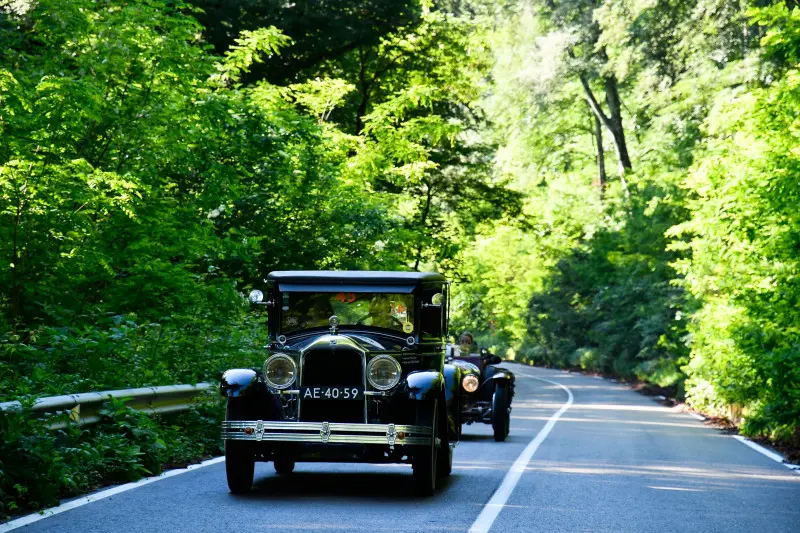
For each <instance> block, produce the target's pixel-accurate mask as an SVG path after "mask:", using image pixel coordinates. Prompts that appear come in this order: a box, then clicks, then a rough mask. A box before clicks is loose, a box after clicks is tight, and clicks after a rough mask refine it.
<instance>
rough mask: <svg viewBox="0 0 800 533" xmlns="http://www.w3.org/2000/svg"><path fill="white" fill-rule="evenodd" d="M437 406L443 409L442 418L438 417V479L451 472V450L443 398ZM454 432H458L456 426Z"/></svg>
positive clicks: (448, 421)
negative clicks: (439, 443) (439, 442)
mask: <svg viewBox="0 0 800 533" xmlns="http://www.w3.org/2000/svg"><path fill="white" fill-rule="evenodd" d="M439 404H440V405H442V406H443V407H444V409H443V410H444V413H442V414H443V416H440V417H439V435H440V436H441V439H442V440H441V445H440V446H439V450H438V454H439V457H437V459H436V460H437V465H436V466H437V474H438V475H439V477H447V476H449V475H450V474H451V473H452V472H453V448H451V447H450V418H449V416H448V413H447V409H446V406H447V403H445V400H444V398H442V399H441V400H439ZM456 430H458V427H457V425H456Z"/></svg>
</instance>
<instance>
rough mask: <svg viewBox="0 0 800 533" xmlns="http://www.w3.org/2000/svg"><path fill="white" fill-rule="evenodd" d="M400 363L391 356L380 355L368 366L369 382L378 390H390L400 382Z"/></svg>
mask: <svg viewBox="0 0 800 533" xmlns="http://www.w3.org/2000/svg"><path fill="white" fill-rule="evenodd" d="M401 375H402V370H401V369H400V363H398V362H397V361H396V360H395V358H394V357H391V356H389V355H379V356H378V357H375V358H374V359H372V361H370V362H369V364H368V365H367V380H369V384H370V385H372V386H373V387H374V388H376V389H378V390H389V389H391V388H392V387H394V386H395V385H397V384H398V383H399V382H400V376H401Z"/></svg>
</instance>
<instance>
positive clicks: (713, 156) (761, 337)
mask: <svg viewBox="0 0 800 533" xmlns="http://www.w3.org/2000/svg"><path fill="white" fill-rule="evenodd" d="M753 14H754V15H755V16H756V20H758V21H759V22H761V23H762V24H765V25H767V26H769V31H768V32H767V34H766V35H765V36H764V38H763V40H762V41H763V43H764V52H765V55H766V56H767V57H769V58H773V59H774V58H778V59H779V61H778V62H777V63H773V64H772V65H771V67H772V68H771V70H770V77H775V78H778V80H777V81H773V82H772V83H768V84H763V85H762V86H757V87H751V88H748V89H747V90H743V89H741V88H738V89H737V88H732V89H730V90H729V91H727V92H726V93H724V94H722V95H720V98H719V104H718V105H717V106H716V107H715V109H714V110H713V112H712V114H711V116H710V117H709V120H708V125H707V127H708V132H709V140H708V142H707V144H706V147H705V151H704V153H703V157H702V160H701V161H699V162H698V164H697V165H696V166H695V168H694V169H693V171H692V173H691V175H690V177H689V179H688V180H687V183H686V186H687V188H689V189H690V190H691V191H693V192H694V193H695V194H696V200H695V201H694V202H692V204H691V209H692V218H691V220H690V221H688V222H687V223H685V224H683V225H681V226H678V227H676V228H675V229H674V230H673V233H674V234H676V235H690V236H691V237H692V240H691V243H690V244H689V246H690V249H691V261H683V262H680V263H679V267H680V268H681V270H682V272H683V273H684V274H685V275H686V278H685V283H684V285H685V286H686V287H687V289H688V290H689V291H691V293H692V294H693V295H694V296H695V297H696V298H697V299H698V300H699V301H700V302H702V305H701V307H700V309H699V310H698V311H697V313H696V314H695V318H694V320H693V322H692V325H691V332H692V339H693V342H692V345H691V347H692V360H691V363H690V364H689V365H688V366H687V368H686V370H687V372H688V374H689V380H688V382H687V386H688V393H689V396H690V399H691V400H692V402H693V403H695V404H697V405H699V406H702V407H705V408H708V409H713V410H716V411H723V410H724V407H725V406H727V405H730V404H738V405H740V406H743V407H745V412H744V415H745V417H746V421H745V424H744V429H745V431H747V432H748V433H754V434H767V435H771V436H773V437H781V438H784V439H788V438H793V439H795V443H796V444H800V330H798V324H800V306H799V305H798V304H799V303H800V278H798V272H800V255H799V254H798V251H800V210H798V205H800V154H798V152H797V146H798V145H800V132H798V130H797V120H798V116H800V71H798V70H797V68H796V67H797V59H798V58H797V55H796V54H797V46H798V45H799V44H800V37H799V36H800V9H798V8H794V10H792V11H789V9H788V8H787V7H786V6H785V5H776V6H773V7H771V8H769V9H765V10H761V11H754V12H753ZM786 60H789V62H790V66H789V68H788V69H786V68H785V65H786V63H784V61H786ZM784 69H785V70H784Z"/></svg>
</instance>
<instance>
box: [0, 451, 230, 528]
mask: <svg viewBox="0 0 800 533" xmlns="http://www.w3.org/2000/svg"><path fill="white" fill-rule="evenodd" d="M224 460H225V458H224V457H215V458H214V459H209V460H208V461H203V462H202V463H200V464H196V465H189V466H188V467H187V468H178V469H175V470H167V471H166V472H164V473H163V474H161V475H160V476H153V477H147V478H144V479H140V480H139V481H134V482H133V483H126V484H124V485H120V486H119V487H114V488H113V489H108V490H101V491H100V492H95V493H93V494H89V495H88V496H84V497H82V498H77V499H74V500H72V501H69V502H67V503H64V504H61V505H59V506H58V507H51V508H50V509H45V510H44V511H40V512H38V513H34V514H29V515H27V516H23V517H20V518H17V519H15V520H11V521H10V522H6V523H5V524H0V533H5V532H6V531H11V530H13V529H17V528H19V527H22V526H27V525H28V524H32V523H34V522H38V521H39V520H43V519H45V518H48V517H50V516H53V515H57V514H60V513H64V512H66V511H71V510H72V509H75V508H76V507H82V506H84V505H86V504H87V503H92V502H96V501H98V500H102V499H105V498H109V497H111V496H114V495H115V494H119V493H121V492H127V491H129V490H132V489H135V488H137V487H141V486H142V485H148V484H150V483H153V482H155V481H160V480H162V479H167V478H170V477H174V476H179V475H181V474H185V473H186V472H191V471H192V470H197V469H198V468H203V467H206V466H211V465H215V464H217V463H221V462H223V461H224Z"/></svg>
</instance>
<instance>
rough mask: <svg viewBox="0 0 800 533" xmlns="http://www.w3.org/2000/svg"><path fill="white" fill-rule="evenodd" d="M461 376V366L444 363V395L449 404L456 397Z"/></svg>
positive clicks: (459, 388) (459, 387)
mask: <svg viewBox="0 0 800 533" xmlns="http://www.w3.org/2000/svg"><path fill="white" fill-rule="evenodd" d="M462 378H463V375H462V371H461V368H460V367H458V366H456V365H444V397H445V400H447V405H451V404H452V403H453V400H454V399H456V400H457V399H458V396H459V394H458V393H459V391H460V390H461V379H462Z"/></svg>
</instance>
